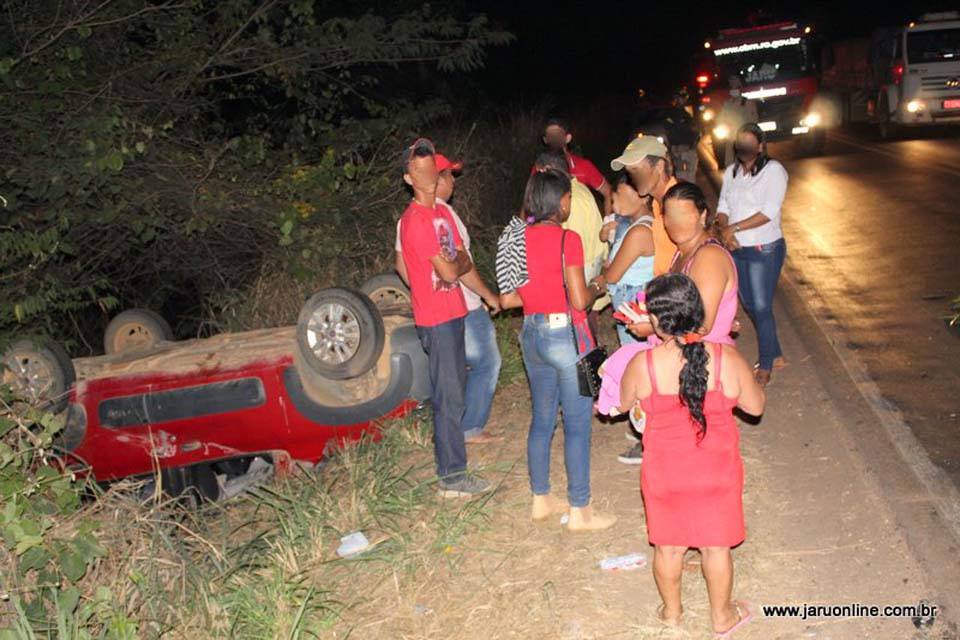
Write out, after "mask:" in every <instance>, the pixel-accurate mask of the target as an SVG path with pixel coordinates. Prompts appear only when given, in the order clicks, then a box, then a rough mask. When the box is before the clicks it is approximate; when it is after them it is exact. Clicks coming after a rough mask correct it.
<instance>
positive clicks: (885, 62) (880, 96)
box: [870, 11, 960, 138]
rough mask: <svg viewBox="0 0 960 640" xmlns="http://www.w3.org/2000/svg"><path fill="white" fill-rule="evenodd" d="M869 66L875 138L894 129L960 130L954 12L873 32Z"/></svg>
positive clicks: (958, 23)
mask: <svg viewBox="0 0 960 640" xmlns="http://www.w3.org/2000/svg"><path fill="white" fill-rule="evenodd" d="M870 65H871V72H872V76H873V81H874V86H875V88H876V90H877V93H876V98H874V99H873V100H871V102H872V103H873V104H872V105H870V106H872V107H873V108H872V109H870V111H872V120H873V121H874V122H875V123H876V124H877V125H878V126H879V128H880V134H881V136H883V137H885V138H886V137H889V136H891V135H894V134H895V132H896V130H897V129H898V128H900V127H914V126H920V125H931V124H955V125H960V12H957V11H949V12H943V13H928V14H925V15H923V16H921V17H920V19H918V20H917V21H916V22H911V23H909V24H908V25H906V26H904V27H897V28H893V29H883V30H878V31H877V32H875V33H874V37H873V38H872V42H871V52H870Z"/></svg>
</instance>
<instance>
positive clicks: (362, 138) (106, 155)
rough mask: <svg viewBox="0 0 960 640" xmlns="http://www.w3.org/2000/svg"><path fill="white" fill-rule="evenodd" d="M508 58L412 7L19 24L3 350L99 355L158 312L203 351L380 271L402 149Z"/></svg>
mask: <svg viewBox="0 0 960 640" xmlns="http://www.w3.org/2000/svg"><path fill="white" fill-rule="evenodd" d="M440 11H442V9H441V10H440ZM510 39H511V36H510V35H509V34H507V33H504V32H501V31H497V30H496V29H494V28H492V27H491V26H490V25H489V24H488V23H487V21H486V19H485V18H484V17H482V16H473V17H469V18H457V17H456V16H452V15H450V14H448V13H441V12H439V11H437V10H435V9H433V8H431V7H430V6H429V5H423V6H422V7H417V8H411V5H409V4H405V3H397V5H396V7H394V8H392V9H390V10H388V11H387V12H385V13H382V14H375V13H372V12H370V11H367V10H365V9H364V8H362V7H356V6H355V5H354V4H351V3H343V4H341V3H327V2H320V1H314V0H294V1H290V2H280V1H279V0H264V1H254V0H219V1H216V2H214V1H212V0H157V1H155V2H149V3H143V2H141V1H140V0H115V1H113V2H98V3H59V2H53V1H52V0H39V1H38V0H11V2H7V3H5V8H4V20H3V21H2V24H0V91H2V94H0V119H2V121H3V127H2V128H0V142H2V145H3V148H4V149H5V150H6V153H7V154H8V158H11V159H15V162H8V163H6V164H5V169H4V174H3V180H2V189H0V195H2V196H3V197H4V198H5V200H6V206H5V207H4V208H2V209H0V271H2V273H3V274H4V275H3V278H0V332H2V333H4V334H9V333H19V334H22V333H25V332H32V333H47V334H51V335H53V336H54V337H56V338H58V339H66V340H67V342H68V346H69V347H70V348H71V351H74V352H76V351H77V350H78V348H80V349H86V350H88V351H95V350H96V348H95V347H93V346H91V343H93V344H95V343H96V341H93V340H91V336H95V335H98V334H99V332H100V331H101V330H102V328H103V326H104V324H105V321H106V320H107V318H108V316H109V315H110V314H111V313H112V312H115V310H117V309H118V308H125V307H130V306H146V307H151V308H154V309H156V310H159V311H161V312H164V313H165V315H168V316H171V318H172V319H175V320H176V323H175V326H176V327H177V329H178V333H180V334H181V335H188V334H197V333H201V334H202V333H204V332H210V331H215V330H218V329H222V328H225V327H230V326H236V325H241V326H242V325H244V324H249V323H256V322H257V321H258V320H266V319H267V317H266V316H268V315H270V314H268V313H261V314H260V316H256V315H255V317H253V319H252V320H251V319H250V318H249V317H248V316H246V315H244V312H246V311H250V310H251V309H250V308H249V307H250V304H251V303H250V299H251V298H253V297H255V296H256V294H257V287H258V285H262V283H263V282H270V283H272V285H273V286H271V289H273V291H277V290H280V291H282V292H284V293H285V294H286V295H288V296H291V297H298V298H299V299H300V300H302V296H300V289H299V288H300V287H303V288H307V289H316V288H318V287H319V286H323V285H328V284H332V283H334V282H341V283H342V282H348V281H351V280H354V279H356V278H357V277H359V275H358V274H357V271H358V270H359V271H360V272H366V273H370V272H371V271H375V270H377V269H381V268H383V267H384V266H385V264H386V263H385V258H386V254H387V251H386V250H385V247H384V246H383V243H381V242H379V240H380V239H382V238H384V237H387V236H388V235H389V229H390V227H391V225H392V221H393V219H394V218H395V210H396V209H397V205H398V203H399V202H401V201H402V195H401V194H402V190H401V189H400V188H399V187H400V185H399V182H398V180H397V175H396V158H397V154H398V150H399V149H400V148H402V145H403V143H404V142H405V141H408V140H410V139H412V137H413V135H414V132H417V131H421V130H425V128H426V127H428V125H434V124H436V123H438V122H439V120H440V119H441V118H444V117H447V116H449V114H450V109H449V106H448V103H447V102H446V101H444V100H442V99H440V98H439V97H438V96H439V95H440V94H441V93H442V90H443V87H444V85H443V83H444V77H445V76H447V75H449V74H451V73H455V72H466V71H471V70H473V69H477V68H478V67H480V66H481V65H482V62H483V56H484V51H485V50H486V49H487V48H488V47H490V46H494V45H500V44H505V43H507V42H509V41H510ZM415 97H416V98H418V100H417V103H415V101H414V98H415ZM0 204H2V203H0ZM372 238H376V239H377V240H378V242H376V243H373V242H371V241H370V239H372ZM277 283H280V284H282V285H284V286H282V287H277V286H276V284H277ZM272 295H277V294H276V293H272ZM260 302H261V303H263V304H264V305H266V306H267V308H268V309H267V310H268V311H270V312H271V313H273V315H278V312H276V311H274V308H273V307H271V306H270V305H271V303H274V302H278V300H273V299H270V300H260ZM297 306H299V305H297ZM261 311H262V310H261ZM287 313H289V312H287ZM280 315H283V314H280Z"/></svg>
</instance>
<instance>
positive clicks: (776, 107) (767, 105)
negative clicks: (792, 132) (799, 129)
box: [757, 96, 803, 129]
mask: <svg viewBox="0 0 960 640" xmlns="http://www.w3.org/2000/svg"><path fill="white" fill-rule="evenodd" d="M802 111H803V96H786V97H784V98H771V99H769V100H763V101H758V102H757V114H758V115H759V116H760V122H768V121H770V120H773V121H775V122H776V123H777V128H778V129H783V128H787V127H792V126H794V125H796V124H797V123H798V122H800V118H802V117H803V113H802Z"/></svg>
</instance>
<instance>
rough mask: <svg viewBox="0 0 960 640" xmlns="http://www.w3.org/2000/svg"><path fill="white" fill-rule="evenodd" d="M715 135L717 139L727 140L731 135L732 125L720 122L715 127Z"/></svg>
mask: <svg viewBox="0 0 960 640" xmlns="http://www.w3.org/2000/svg"><path fill="white" fill-rule="evenodd" d="M713 135H714V136H715V137H716V138H717V140H726V139H727V138H729V137H730V127H728V126H727V125H725V124H718V125H717V126H715V127H714V128H713Z"/></svg>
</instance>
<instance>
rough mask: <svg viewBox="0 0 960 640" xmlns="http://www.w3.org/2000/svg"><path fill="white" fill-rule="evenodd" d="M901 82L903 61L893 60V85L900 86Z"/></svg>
mask: <svg viewBox="0 0 960 640" xmlns="http://www.w3.org/2000/svg"><path fill="white" fill-rule="evenodd" d="M901 80H903V60H895V61H894V63H893V84H900V81H901Z"/></svg>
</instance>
